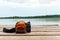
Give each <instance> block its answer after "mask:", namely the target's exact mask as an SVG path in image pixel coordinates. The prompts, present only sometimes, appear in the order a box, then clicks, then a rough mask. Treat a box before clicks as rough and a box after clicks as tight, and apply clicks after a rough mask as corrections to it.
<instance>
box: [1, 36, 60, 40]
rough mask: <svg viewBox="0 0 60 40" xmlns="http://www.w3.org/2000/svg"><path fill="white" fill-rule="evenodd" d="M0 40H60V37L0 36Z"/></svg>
mask: <svg viewBox="0 0 60 40" xmlns="http://www.w3.org/2000/svg"><path fill="white" fill-rule="evenodd" d="M0 40H60V36H0Z"/></svg>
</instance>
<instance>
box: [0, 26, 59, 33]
mask: <svg viewBox="0 0 60 40" xmlns="http://www.w3.org/2000/svg"><path fill="white" fill-rule="evenodd" d="M4 27H5V28H13V27H11V26H9V25H7V26H0V31H2V30H3V28H4ZM31 30H32V32H60V26H36V27H35V26H32V27H31Z"/></svg>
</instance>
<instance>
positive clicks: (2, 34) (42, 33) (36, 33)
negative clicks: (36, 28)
mask: <svg viewBox="0 0 60 40" xmlns="http://www.w3.org/2000/svg"><path fill="white" fill-rule="evenodd" d="M0 36H60V32H31V33H25V34H16V33H4V32H0Z"/></svg>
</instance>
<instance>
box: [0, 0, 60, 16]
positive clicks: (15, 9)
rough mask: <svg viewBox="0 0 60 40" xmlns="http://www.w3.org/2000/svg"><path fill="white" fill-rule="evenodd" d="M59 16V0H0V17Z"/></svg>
mask: <svg viewBox="0 0 60 40" xmlns="http://www.w3.org/2000/svg"><path fill="white" fill-rule="evenodd" d="M42 15H60V0H0V17H5V16H7V17H8V16H42Z"/></svg>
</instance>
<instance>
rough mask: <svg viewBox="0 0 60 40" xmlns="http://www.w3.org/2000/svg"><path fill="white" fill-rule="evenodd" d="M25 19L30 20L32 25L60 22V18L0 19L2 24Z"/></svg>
mask: <svg viewBox="0 0 60 40" xmlns="http://www.w3.org/2000/svg"><path fill="white" fill-rule="evenodd" d="M20 20H23V21H25V22H28V21H30V22H31V25H51V24H59V25H60V18H36V19H0V24H1V25H2V24H3V25H6V24H15V23H16V22H17V21H20Z"/></svg>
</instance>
